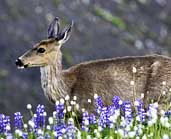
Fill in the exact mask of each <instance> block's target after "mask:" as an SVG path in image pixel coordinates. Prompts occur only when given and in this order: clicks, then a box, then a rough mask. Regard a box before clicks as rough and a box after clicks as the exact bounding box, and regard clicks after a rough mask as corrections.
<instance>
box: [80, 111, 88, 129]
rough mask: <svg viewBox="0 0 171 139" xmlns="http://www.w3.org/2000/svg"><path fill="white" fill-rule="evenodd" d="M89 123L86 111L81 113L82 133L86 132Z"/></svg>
mask: <svg viewBox="0 0 171 139" xmlns="http://www.w3.org/2000/svg"><path fill="white" fill-rule="evenodd" d="M89 124H90V122H89V114H88V112H87V111H85V112H83V114H82V130H83V131H88V130H89V128H88V126H89Z"/></svg>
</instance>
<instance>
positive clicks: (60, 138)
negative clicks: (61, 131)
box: [58, 136, 70, 139]
mask: <svg viewBox="0 0 171 139" xmlns="http://www.w3.org/2000/svg"><path fill="white" fill-rule="evenodd" d="M58 139H63V137H61V136H59V137H58ZM69 139H70V138H69Z"/></svg>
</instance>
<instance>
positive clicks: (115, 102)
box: [112, 96, 121, 109]
mask: <svg viewBox="0 0 171 139" xmlns="http://www.w3.org/2000/svg"><path fill="white" fill-rule="evenodd" d="M120 101H121V99H120V97H119V96H114V97H113V98H112V105H113V106H114V107H115V109H119V108H120V104H119V102H120Z"/></svg>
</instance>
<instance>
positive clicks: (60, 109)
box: [56, 102, 65, 122]
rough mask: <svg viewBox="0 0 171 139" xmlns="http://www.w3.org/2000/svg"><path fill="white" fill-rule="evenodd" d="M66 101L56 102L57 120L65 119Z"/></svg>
mask: <svg viewBox="0 0 171 139" xmlns="http://www.w3.org/2000/svg"><path fill="white" fill-rule="evenodd" d="M64 108H65V107H64V103H61V102H59V103H56V119H57V122H59V121H61V120H63V119H64Z"/></svg>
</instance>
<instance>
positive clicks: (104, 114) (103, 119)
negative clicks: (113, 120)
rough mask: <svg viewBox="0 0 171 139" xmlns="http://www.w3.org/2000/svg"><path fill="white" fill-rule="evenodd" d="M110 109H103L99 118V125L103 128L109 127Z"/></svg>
mask: <svg viewBox="0 0 171 139" xmlns="http://www.w3.org/2000/svg"><path fill="white" fill-rule="evenodd" d="M108 119H109V117H108V108H107V107H103V108H102V109H101V113H100V117H99V122H98V125H99V126H101V127H102V128H105V127H106V126H107V125H108V121H109V120H108Z"/></svg>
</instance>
